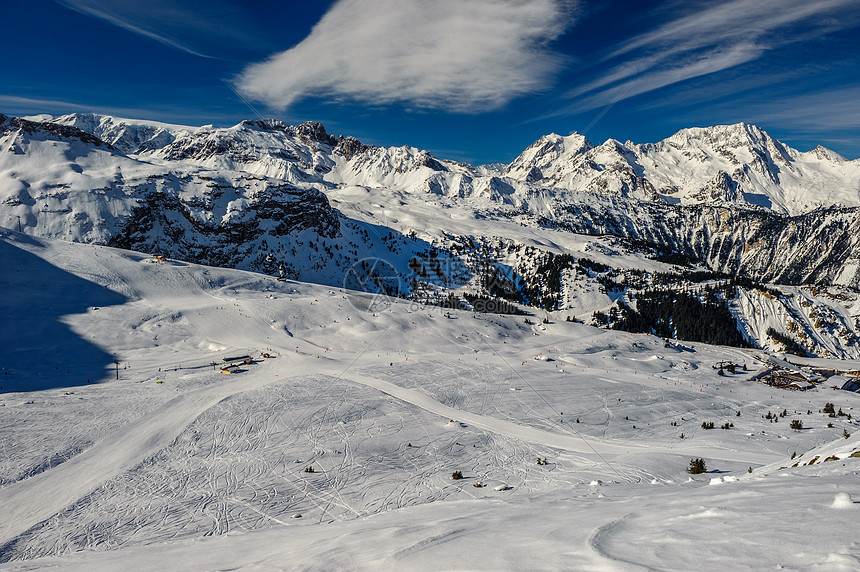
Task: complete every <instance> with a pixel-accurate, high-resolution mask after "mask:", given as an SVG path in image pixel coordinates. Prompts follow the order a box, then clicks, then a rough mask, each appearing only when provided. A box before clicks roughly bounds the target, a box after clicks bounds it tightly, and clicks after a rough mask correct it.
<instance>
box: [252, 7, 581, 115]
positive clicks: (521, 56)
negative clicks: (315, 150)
mask: <svg viewBox="0 0 860 572" xmlns="http://www.w3.org/2000/svg"><path fill="white" fill-rule="evenodd" d="M570 4H571V2H570V1H569V0H435V1H433V2H429V1H427V0H340V1H339V2H338V3H337V4H335V5H334V6H333V7H332V8H331V9H330V10H329V11H328V12H327V13H326V14H325V16H323V18H322V19H321V20H320V22H319V23H318V24H317V25H316V26H315V27H314V29H313V30H312V31H311V33H310V35H309V36H308V37H307V38H305V40H303V41H302V42H301V43H299V44H298V45H296V46H295V47H293V48H292V49H290V50H287V51H286V52H283V53H280V54H277V55H275V56H273V57H272V58H270V59H269V60H268V61H265V62H262V63H258V64H255V65H252V66H250V67H249V68H247V69H246V70H245V71H244V72H243V73H242V74H241V76H240V77H239V78H238V81H237V85H238V87H239V89H240V91H242V92H243V93H244V94H245V95H247V96H249V97H251V98H253V99H256V100H259V101H263V102H265V103H267V104H269V105H271V106H274V107H280V108H284V107H287V106H289V105H290V104H292V103H294V102H295V101H296V100H298V99H301V98H303V97H308V96H311V97H321V98H329V99H332V100H355V101H360V102H362V103H369V104H390V103H403V104H406V105H410V106H416V107H421V108H438V109H447V110H453V111H458V112H477V111H486V110H492V109H497V108H500V107H502V106H504V105H505V104H506V103H508V102H509V101H510V100H512V99H513V98H515V97H518V96H520V95H524V94H527V93H532V92H536V91H540V90H543V89H545V88H547V84H548V83H549V82H550V81H551V78H552V77H553V74H554V73H555V72H556V71H557V70H558V69H559V67H560V65H561V58H560V56H558V55H556V54H554V53H553V52H552V51H551V50H550V48H549V47H548V45H549V43H550V42H551V41H552V40H554V39H555V38H557V37H558V36H559V35H560V34H561V33H562V32H563V31H564V29H565V28H566V27H567V25H568V24H570V23H571V13H570V10H569V6H570Z"/></svg>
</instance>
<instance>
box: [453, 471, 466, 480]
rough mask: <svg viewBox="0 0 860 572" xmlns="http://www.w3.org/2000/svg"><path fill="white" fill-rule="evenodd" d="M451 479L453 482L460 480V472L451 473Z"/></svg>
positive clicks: (461, 476) (461, 474)
mask: <svg viewBox="0 0 860 572" xmlns="http://www.w3.org/2000/svg"><path fill="white" fill-rule="evenodd" d="M451 478H452V479H454V480H455V481H459V480H460V479H462V478H463V472H462V471H454V472H453V473H451Z"/></svg>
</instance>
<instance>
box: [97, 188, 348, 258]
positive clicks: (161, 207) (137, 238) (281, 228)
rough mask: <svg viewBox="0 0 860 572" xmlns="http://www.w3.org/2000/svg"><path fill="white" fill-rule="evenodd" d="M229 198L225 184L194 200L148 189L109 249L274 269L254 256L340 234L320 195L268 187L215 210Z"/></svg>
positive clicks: (327, 205) (196, 196)
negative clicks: (298, 239)
mask: <svg viewBox="0 0 860 572" xmlns="http://www.w3.org/2000/svg"><path fill="white" fill-rule="evenodd" d="M230 194H235V189H233V188H232V187H230V186H222V185H212V186H209V187H208V188H207V190H206V191H205V192H204V193H203V194H202V195H201V194H195V195H193V196H191V197H187V196H182V194H181V193H180V194H170V193H165V192H163V189H158V188H150V189H148V190H147V191H146V192H144V194H143V195H142V196H141V197H140V199H141V203H140V204H139V205H138V206H136V207H135V208H134V210H133V212H132V213H131V214H130V216H128V217H127V218H126V219H125V220H124V222H123V224H122V226H121V227H120V229H119V231H118V232H117V233H116V234H115V235H114V236H113V237H112V238H111V240H110V242H109V244H110V245H111V246H117V247H120V248H127V249H130V250H138V251H141V252H153V253H160V254H165V255H168V256H171V257H173V258H180V259H184V260H188V261H191V262H203V263H206V264H210V265H214V266H225V267H232V268H251V269H257V270H271V269H266V268H262V267H259V266H258V265H257V264H256V263H255V261H254V256H253V255H255V254H257V255H259V254H260V253H261V252H263V253H265V254H272V252H265V250H266V247H267V246H269V243H271V244H272V245H280V246H281V247H282V248H281V250H282V249H283V246H284V245H286V244H290V243H291V241H292V237H295V236H298V235H299V234H301V233H303V232H304V231H308V230H310V231H312V232H313V234H315V235H318V236H321V237H327V238H334V237H336V236H337V235H338V234H339V233H340V221H339V219H338V216H337V213H336V212H335V211H334V210H333V209H332V208H331V207H330V206H329V204H328V201H327V200H326V198H325V196H324V195H323V194H322V193H319V192H318V191H314V190H299V189H296V188H294V187H291V186H288V185H280V186H264V187H262V188H260V189H259V190H257V191H256V192H252V193H247V194H246V195H245V197H243V201H242V202H243V205H242V208H241V209H234V208H232V204H229V203H228V204H227V206H226V208H224V209H219V208H217V205H218V204H219V203H221V204H223V201H224V197H225V195H227V196H229V195H230ZM216 211H222V214H221V216H217V215H216V214H215V213H216ZM276 252H277V250H276ZM277 254H282V252H277ZM258 258H259V256H258ZM284 258H285V257H283V256H282V257H281V259H280V260H281V261H283V259H284ZM286 258H289V257H286Z"/></svg>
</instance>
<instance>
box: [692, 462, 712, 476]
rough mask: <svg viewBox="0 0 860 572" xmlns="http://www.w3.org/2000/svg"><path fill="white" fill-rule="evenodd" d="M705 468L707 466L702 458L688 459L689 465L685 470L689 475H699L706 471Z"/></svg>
mask: <svg viewBox="0 0 860 572" xmlns="http://www.w3.org/2000/svg"><path fill="white" fill-rule="evenodd" d="M707 470H708V467H707V465H706V464H705V460H704V459H690V467H689V468H688V469H687V472H688V473H690V474H691V475H700V474H702V473H704V472H707Z"/></svg>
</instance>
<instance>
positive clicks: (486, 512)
mask: <svg viewBox="0 0 860 572" xmlns="http://www.w3.org/2000/svg"><path fill="white" fill-rule="evenodd" d="M0 244H2V247H3V249H4V252H5V253H6V254H4V257H8V258H9V259H12V258H11V257H13V256H14V260H15V266H16V267H17V268H18V269H20V272H17V273H16V272H8V273H4V274H3V275H2V276H0V282H2V288H3V291H4V298H5V299H6V302H5V303H7V304H8V305H9V308H14V307H15V306H16V305H18V306H20V307H21V311H20V312H19V313H18V314H9V310H4V311H3V312H2V313H0V320H3V323H2V331H3V332H7V331H10V329H11V328H12V326H13V325H14V324H16V323H17V322H18V320H20V319H21V318H24V317H26V318H28V321H27V322H26V323H25V324H24V325H22V326H20V327H25V328H26V329H35V330H39V331H42V332H44V333H45V334H44V335H45V336H46V338H49V337H51V335H52V334H51V331H52V329H54V330H56V329H57V328H58V327H59V325H60V324H62V326H63V327H65V328H66V329H67V331H68V332H69V333H68V334H67V338H66V340H65V343H62V344H58V345H56V346H54V347H52V349H51V351H50V360H47V359H44V357H45V356H40V357H42V358H43V359H33V356H32V352H33V350H32V348H29V347H27V346H26V345H25V344H21V343H20V342H18V341H16V338H15V337H10V338H8V339H7V340H4V343H3V344H2V345H0V362H2V363H3V364H10V365H3V367H4V375H3V376H2V377H3V386H4V387H3V390H2V391H3V392H2V393H0V410H1V411H2V412H3V415H2V416H0V437H2V439H3V443H4V447H3V448H2V457H0V478H2V480H0V504H2V506H3V507H4V510H3V511H2V514H0V561H2V562H3V564H2V565H0V566H2V567H3V568H4V569H11V570H23V569H34V568H37V569H38V568H42V567H49V566H50V567H68V568H77V569H88V570H101V569H104V570H108V569H117V568H124V567H129V566H132V565H134V566H137V567H141V566H142V567H144V568H165V567H167V568H176V567H182V568H191V569H211V568H217V569H223V568H240V569H244V568H248V569H283V568H358V569H370V568H373V569H379V568H383V569H388V568H392V569H393V568H401V569H402V568H409V569H418V570H424V569H427V570H429V569H438V568H440V567H450V568H468V569H522V568H539V569H558V568H581V567H583V566H587V567H589V568H592V569H627V568H629V569H637V567H646V568H649V569H667V570H678V569H685V568H686V567H688V566H689V562H690V561H691V559H696V561H697V562H702V563H705V564H707V565H709V566H712V567H715V568H723V569H743V568H744V567H747V568H749V569H760V568H762V567H765V566H772V565H774V562H776V564H778V565H780V566H782V567H784V568H788V569H798V570H800V569H813V568H815V567H820V568H822V569H840V568H843V569H852V568H855V567H856V566H857V565H858V563H860V552H858V549H857V546H856V542H855V538H854V536H855V535H854V534H853V530H854V523H855V521H856V516H857V510H858V509H857V508H856V507H857V505H856V504H854V503H853V502H851V501H850V498H853V499H856V500H860V489H858V487H857V479H856V473H857V471H858V469H860V458H857V457H852V456H851V455H852V454H853V453H854V452H856V451H857V450H858V448H860V446H858V443H860V442H858V437H857V435H854V436H852V437H851V438H850V439H845V438H844V437H843V432H844V431H848V432H849V433H852V434H857V429H860V427H858V423H857V421H856V420H848V419H847V418H846V417H844V416H843V417H838V418H829V417H827V416H826V415H824V414H821V413H820V412H819V410H820V409H822V408H823V407H824V404H825V403H827V402H833V403H835V404H836V405H837V406H838V407H839V408H840V409H842V410H844V411H845V412H848V413H856V412H857V409H856V408H857V407H858V404H860V397H858V396H857V395H856V394H852V393H849V392H843V391H833V390H830V389H826V388H825V387H824V386H822V387H820V388H819V389H816V390H813V391H809V392H805V393H801V392H788V391H774V390H773V389H771V388H769V387H767V386H765V385H762V384H760V383H758V382H754V381H749V379H748V378H749V374H743V373H741V372H740V371H739V372H738V373H737V374H736V375H731V374H729V375H726V376H722V377H721V376H718V375H717V373H716V370H715V369H713V368H712V367H711V366H712V364H713V363H715V362H717V361H721V360H733V361H735V362H736V363H739V364H740V363H745V364H749V366H750V367H749V369H750V371H754V370H755V368H756V365H757V361H756V359H755V357H754V353H752V352H747V351H743V350H737V349H732V348H717V347H709V346H705V345H702V344H685V346H679V345H668V346H667V345H666V344H665V343H664V341H663V340H661V339H658V338H654V337H652V336H646V335H635V334H626V333H622V332H607V331H603V330H599V329H596V328H592V327H589V326H585V325H582V324H574V323H568V322H564V321H561V322H553V323H550V324H537V325H529V324H525V323H524V322H523V319H522V318H521V317H515V316H492V315H476V314H471V313H469V312H461V311H454V312H453V315H452V312H450V311H444V310H442V309H439V308H433V307H426V306H420V305H417V304H414V303H409V302H405V301H390V304H388V305H386V306H385V307H383V308H380V309H379V310H378V311H367V310H364V309H363V308H366V307H367V306H366V304H364V302H366V298H364V297H363V296H364V295H361V294H359V293H355V292H350V291H344V290H341V289H333V288H328V287H322V286H319V285H313V284H307V283H300V282H293V281H284V282H279V281H277V280H275V279H273V278H271V277H269V276H265V275H260V274H254V273H250V272H245V271H238V270H229V269H221V268H212V267H206V266H198V265H194V264H188V263H184V262H180V261H176V260H170V259H167V260H165V261H163V262H153V261H152V259H151V257H149V256H147V255H144V254H139V253H135V252H130V251H123V250H119V249H114V248H109V247H103V246H98V245H85V244H76V243H70V242H63V241H56V240H45V239H35V238H32V237H28V236H25V235H21V234H18V233H14V232H9V231H2V240H0ZM49 268H50V269H52V270H49ZM49 272H50V274H49ZM42 285H44V286H49V287H52V288H54V289H56V291H61V290H63V289H66V290H69V289H72V288H74V289H76V290H78V291H81V292H82V295H81V296H75V297H70V296H53V297H50V295H49V294H50V293H47V294H48V295H47V296H46V299H51V298H52V299H53V301H52V303H51V304H50V305H51V306H52V308H51V311H50V312H27V311H26V310H27V308H28V305H29V307H30V308H32V307H33V304H32V302H31V300H32V297H33V288H34V287H37V286H42ZM43 304H44V302H43ZM448 315H452V317H446V316H448ZM75 338H76V339H75ZM82 347H90V348H94V351H93V353H91V354H90V357H88V359H87V360H83V359H81V358H80V357H79V354H80V353H81V348H82ZM95 350H97V352H100V355H99V353H97V352H96V351H95ZM262 352H266V353H269V354H270V355H272V356H274V357H272V358H270V359H265V358H262ZM244 353H250V354H251V355H252V356H253V357H254V361H255V363H254V364H251V365H246V366H243V368H242V371H241V372H240V373H236V374H233V375H223V374H221V373H219V372H218V371H213V368H212V366H211V365H210V364H211V363H212V362H217V361H220V360H221V359H222V358H224V357H228V356H235V355H241V354H244ZM535 356H542V359H535ZM113 359H116V360H118V361H119V369H118V371H119V378H120V379H119V380H116V379H114V376H115V375H114V372H115V369H114V368H115V366H114V364H113ZM87 378H89V379H90V381H91V382H92V383H89V384H88V383H86V379H87ZM7 380H8V381H7ZM10 384H11V385H10ZM10 390H11V391H10ZM783 409H785V410H787V412H788V414H787V418H778V419H777V422H774V421H773V420H767V419H765V414H766V413H767V412H780V411H782V410H783ZM807 411H809V413H807ZM738 413H740V415H738ZM792 419H802V420H803V422H804V429H803V431H793V430H791V429H790V427H789V422H790V420H792ZM703 421H711V422H715V423H716V425H717V427H719V426H720V425H722V424H723V423H729V422H731V423H732V427H731V428H730V429H728V430H722V429H719V428H716V429H713V430H705V429H703V428H702V427H701V424H702V422H703ZM827 423H832V425H833V426H832V427H827ZM681 433H683V434H684V438H683V439H682V438H680V437H679V435H680V434H681ZM858 435H860V434H858ZM792 453H797V455H800V456H803V458H804V459H806V458H810V459H811V458H812V457H814V456H816V455H819V456H820V455H822V454H825V453H826V454H827V455H828V456H834V457H836V458H837V461H830V462H820V463H819V462H816V463H813V464H812V465H809V466H807V465H804V466H803V467H795V468H792V467H790V466H789V465H790V464H791V463H794V461H792V460H791V456H792ZM693 457H702V458H704V459H705V460H706V461H707V464H708V468H709V469H710V471H711V472H709V473H705V474H703V475H689V474H687V473H686V471H685V469H686V467H687V465H688V463H689V460H690V459H691V458H693ZM537 458H541V459H545V460H546V463H545V464H536V462H535V461H536V459H537ZM796 460H797V459H795V461H796ZM819 461H821V459H819ZM307 467H313V468H314V472H313V473H310V472H305V470H304V469H305V468H307ZM780 467H786V468H784V469H782V470H780ZM750 468H752V469H753V472H752V474H750V473H748V469H750ZM456 470H459V471H462V473H463V476H464V478H463V479H461V480H453V479H452V478H451V474H452V472H453V471H456ZM479 483H480V484H483V485H486V486H482V487H478V486H475V485H477V484H479ZM500 489H502V490H500ZM787 490H790V491H791V494H786V491H787ZM837 494H838V495H840V496H839V499H841V500H839V501H838V502H834V501H835V499H836V495H837ZM844 495H848V496H849V500H848V501H847V502H846V500H845V496H844ZM299 515H301V516H299ZM798 522H803V523H804V525H803V526H797V523H798ZM809 529H814V530H816V531H817V532H818V536H820V538H817V539H816V541H815V542H813V543H810V542H808V530H809ZM655 531H657V534H655ZM500 539H501V540H503V542H500ZM800 546H802V549H798V547H800ZM536 559H537V560H536Z"/></svg>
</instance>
